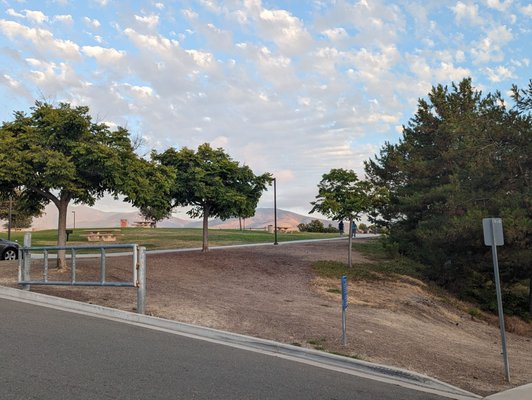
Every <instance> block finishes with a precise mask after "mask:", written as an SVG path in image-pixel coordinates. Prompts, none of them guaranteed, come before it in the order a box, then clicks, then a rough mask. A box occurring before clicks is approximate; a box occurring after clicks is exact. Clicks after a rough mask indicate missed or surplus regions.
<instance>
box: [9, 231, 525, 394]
mask: <svg viewBox="0 0 532 400" xmlns="http://www.w3.org/2000/svg"><path fill="white" fill-rule="evenodd" d="M346 251H347V249H346V243H345V241H332V242H331V241H329V242H319V243H305V244H289V245H280V246H261V247H248V248H240V249H223V250H212V251H211V252H209V253H206V254H203V253H199V252H187V253H168V254H159V255H156V254H149V255H148V258H147V262H148V274H147V276H148V292H147V293H148V297H147V312H148V313H149V314H152V315H156V316H159V317H164V318H169V319H174V320H177V321H182V322H187V323H193V324H198V325H202V326H208V327H212V328H216V329H222V330H227V331H231V332H237V333H241V334H246V335H252V336H256V337H261V338H266V339H273V340H277V341H281V342H285V343H291V344H296V345H300V346H303V347H311V348H319V349H324V350H326V351H333V352H339V353H343V354H346V355H351V356H356V357H360V358H363V359H364V360H367V361H373V362H379V363H383V364H387V365H393V366H397V367H401V368H406V369H409V370H412V371H416V372H420V373H424V374H427V375H429V376H432V377H435V378H438V379H441V380H443V381H446V382H449V383H452V384H455V385H457V386H459V387H462V388H464V389H467V390H471V391H473V392H475V393H479V394H487V393H492V392H495V391H499V390H502V389H505V388H507V387H508V386H507V385H505V383H504V379H503V373H502V371H503V369H502V359H501V356H500V341H499V332H498V329H497V328H496V327H494V326H491V325H489V324H487V323H485V322H482V321H475V320H472V318H471V316H469V315H468V314H467V313H465V312H463V311H460V309H457V308H456V307H454V306H452V305H450V304H449V303H448V302H445V301H442V300H441V299H439V298H438V297H436V296H435V295H433V294H431V293H430V292H429V291H427V290H426V288H425V285H424V284H423V283H421V282H419V281H416V280H413V279H410V278H406V279H399V280H397V281H376V282H360V281H358V282H350V284H349V303H350V305H349V307H348V310H347V323H348V326H347V333H348V346H347V347H343V346H342V344H341V308H340V295H339V294H336V293H330V292H328V290H329V289H331V288H338V287H339V282H336V281H335V280H330V279H324V278H319V277H317V276H316V275H315V274H314V273H313V271H312V268H311V265H312V263H313V262H314V261H317V260H336V261H344V260H345V258H346ZM354 261H355V262H364V261H367V260H366V259H365V258H364V257H362V256H361V255H360V254H357V253H355V254H354ZM129 262H130V259H125V258H113V259H109V261H108V263H107V269H108V271H109V272H108V273H109V274H110V276H111V277H112V278H113V279H121V278H124V277H125V276H127V274H128V273H129V269H130V265H129ZM90 266H91V262H90V261H83V262H82V263H79V264H78V268H80V271H79V272H78V275H79V276H83V274H84V273H86V274H88V272H86V271H87V270H88V269H89V268H90ZM15 279H16V271H15V268H14V264H13V263H2V265H1V266H0V284H3V285H7V286H16V284H15ZM32 290H35V291H39V292H43V293H47V294H53V295H57V296H61V297H66V298H72V299H76V300H80V301H85V302H91V303H94V304H100V305H105V306H110V307H115V308H119V309H124V310H129V311H131V310H132V309H133V308H134V305H135V302H136V300H135V291H134V290H133V289H127V288H126V289H125V288H122V289H116V288H115V289H110V288H64V287H53V288H51V287H48V288H42V287H40V288H39V287H34V289H32ZM508 347H509V357H510V369H511V375H512V383H513V384H514V385H519V384H524V383H528V382H532V371H531V369H530V366H531V365H532V342H531V339H530V338H529V337H523V336H518V335H515V334H509V335H508Z"/></svg>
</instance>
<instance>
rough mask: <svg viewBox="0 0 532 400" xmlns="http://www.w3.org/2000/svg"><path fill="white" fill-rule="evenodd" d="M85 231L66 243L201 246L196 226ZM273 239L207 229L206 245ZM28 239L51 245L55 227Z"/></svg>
mask: <svg viewBox="0 0 532 400" xmlns="http://www.w3.org/2000/svg"><path fill="white" fill-rule="evenodd" d="M99 229H102V230H104V229H105V228H99ZM108 229H117V228H108ZM89 230H90V229H75V230H74V232H73V233H72V234H70V238H69V241H68V245H87V244H120V243H128V244H130V243H136V244H138V245H139V246H145V247H146V248H147V249H172V248H194V247H201V245H202V240H203V231H202V229H200V228H155V229H151V228H122V229H120V233H121V235H120V236H118V237H117V240H116V242H88V241H87V238H86V237H85V236H83V235H84V234H87V232H88V231H89ZM94 230H96V229H94ZM0 237H1V238H4V239H7V232H2V233H1V234H0ZM334 237H338V234H334V233H309V232H293V233H278V235H277V240H278V241H279V242H287V241H293V240H307V239H323V238H334ZM11 240H16V241H18V242H19V243H20V244H22V243H23V242H24V232H11ZM273 241H274V235H273V234H272V233H268V232H266V231H250V230H246V231H240V230H235V229H210V230H209V246H225V245H232V244H251V243H273ZM31 242H32V245H33V246H55V245H56V244H57V230H44V231H35V232H32V235H31Z"/></svg>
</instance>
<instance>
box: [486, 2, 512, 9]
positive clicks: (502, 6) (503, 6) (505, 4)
mask: <svg viewBox="0 0 532 400" xmlns="http://www.w3.org/2000/svg"><path fill="white" fill-rule="evenodd" d="M486 4H487V5H488V7H490V8H493V9H495V10H497V11H506V10H507V9H508V7H510V6H511V5H512V0H505V1H502V2H501V1H500V0H486Z"/></svg>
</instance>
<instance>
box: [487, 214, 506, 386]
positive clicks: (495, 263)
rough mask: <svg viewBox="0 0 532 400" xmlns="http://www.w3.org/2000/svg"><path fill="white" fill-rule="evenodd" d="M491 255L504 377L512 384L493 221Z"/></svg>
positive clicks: (492, 223) (492, 221) (492, 222)
mask: <svg viewBox="0 0 532 400" xmlns="http://www.w3.org/2000/svg"><path fill="white" fill-rule="evenodd" d="M491 255H492V257H493V272H494V275H495V289H496V291H497V309H498V313H499V328H500V330H501V345H502V357H503V360H504V376H505V377H506V382H508V383H510V365H509V364H508V352H507V351H506V330H505V327H504V312H503V308H502V293H501V280H500V278H499V260H498V259H497V245H496V243H495V223H494V220H493V219H492V220H491Z"/></svg>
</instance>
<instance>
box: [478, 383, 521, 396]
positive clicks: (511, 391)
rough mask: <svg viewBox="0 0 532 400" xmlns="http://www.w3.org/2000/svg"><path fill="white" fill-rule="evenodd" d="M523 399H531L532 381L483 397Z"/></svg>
mask: <svg viewBox="0 0 532 400" xmlns="http://www.w3.org/2000/svg"><path fill="white" fill-rule="evenodd" d="M525 399H532V383H529V384H528V385H523V386H519V387H516V388H513V389H509V390H506V391H504V392H500V393H496V394H492V395H491V396H488V397H485V400H525Z"/></svg>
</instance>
